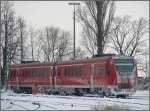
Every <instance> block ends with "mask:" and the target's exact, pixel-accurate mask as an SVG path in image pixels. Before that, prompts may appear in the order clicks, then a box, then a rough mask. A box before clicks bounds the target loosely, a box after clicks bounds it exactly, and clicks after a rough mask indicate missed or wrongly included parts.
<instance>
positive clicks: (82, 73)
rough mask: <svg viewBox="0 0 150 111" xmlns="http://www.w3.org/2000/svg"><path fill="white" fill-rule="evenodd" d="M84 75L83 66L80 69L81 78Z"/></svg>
mask: <svg viewBox="0 0 150 111" xmlns="http://www.w3.org/2000/svg"><path fill="white" fill-rule="evenodd" d="M84 74H85V68H84V66H82V67H81V75H82V76H83V75H84Z"/></svg>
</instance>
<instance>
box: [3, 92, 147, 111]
mask: <svg viewBox="0 0 150 111" xmlns="http://www.w3.org/2000/svg"><path fill="white" fill-rule="evenodd" d="M108 107H115V108H118V109H119V108H122V109H131V110H149V91H137V92H136V93H135V94H134V95H133V96H132V97H130V98H126V99H121V98H107V97H104V98H103V97H83V96H59V95H43V94H37V95H35V96H32V95H31V94H16V93H13V92H12V91H7V92H5V91H3V90H1V110H94V109H96V110H104V109H106V108H108Z"/></svg>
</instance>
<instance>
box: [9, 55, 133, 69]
mask: <svg viewBox="0 0 150 111" xmlns="http://www.w3.org/2000/svg"><path fill="white" fill-rule="evenodd" d="M111 58H113V59H117V58H126V59H129V58H133V57H129V56H120V55H111V56H101V57H93V58H85V59H78V60H66V61H59V62H45V63H40V62H36V63H25V64H12V65H10V67H31V66H47V65H49V66H52V65H56V64H57V65H65V64H79V63H93V62H97V61H98V60H101V61H104V62H105V61H106V60H109V59H111Z"/></svg>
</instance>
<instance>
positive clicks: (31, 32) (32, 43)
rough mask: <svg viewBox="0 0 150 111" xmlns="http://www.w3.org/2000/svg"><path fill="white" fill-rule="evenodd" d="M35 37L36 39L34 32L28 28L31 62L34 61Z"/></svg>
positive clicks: (31, 28)
mask: <svg viewBox="0 0 150 111" xmlns="http://www.w3.org/2000/svg"><path fill="white" fill-rule="evenodd" d="M35 37H36V33H35V30H34V28H33V27H32V26H30V28H29V38H30V46H31V49H30V50H31V59H32V61H34V60H35V59H34V58H35V53H34V52H35V45H36V44H35V43H36V40H35Z"/></svg>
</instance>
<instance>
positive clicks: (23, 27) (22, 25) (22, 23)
mask: <svg viewBox="0 0 150 111" xmlns="http://www.w3.org/2000/svg"><path fill="white" fill-rule="evenodd" d="M17 23H18V29H19V30H18V32H19V33H18V34H19V35H20V55H21V62H22V61H23V60H24V55H25V51H24V43H25V37H26V35H25V33H26V23H25V20H24V19H23V17H21V16H20V17H18V20H17Z"/></svg>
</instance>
